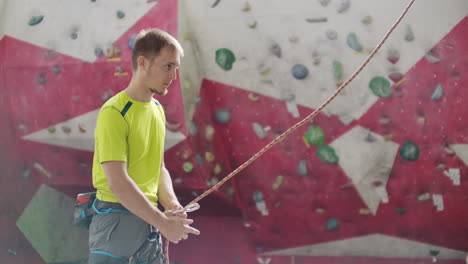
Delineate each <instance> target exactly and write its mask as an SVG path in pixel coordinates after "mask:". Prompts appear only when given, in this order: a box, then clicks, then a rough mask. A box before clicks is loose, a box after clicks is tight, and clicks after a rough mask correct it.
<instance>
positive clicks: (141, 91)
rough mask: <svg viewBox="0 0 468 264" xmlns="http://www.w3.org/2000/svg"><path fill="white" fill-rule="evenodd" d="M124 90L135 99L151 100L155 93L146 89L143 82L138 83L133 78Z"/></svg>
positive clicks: (141, 100)
mask: <svg viewBox="0 0 468 264" xmlns="http://www.w3.org/2000/svg"><path fill="white" fill-rule="evenodd" d="M124 92H125V93H126V94H127V95H128V96H129V97H130V98H132V99H133V100H135V101H140V102H150V101H151V100H152V98H153V93H151V92H149V90H147V89H145V88H144V86H143V85H142V84H138V83H136V82H135V81H134V80H133V79H132V81H130V84H129V85H128V86H127V88H126V89H125V90H124Z"/></svg>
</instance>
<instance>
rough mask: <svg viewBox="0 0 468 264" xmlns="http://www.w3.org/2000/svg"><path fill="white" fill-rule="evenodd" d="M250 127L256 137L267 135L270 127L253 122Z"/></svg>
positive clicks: (262, 137)
mask: <svg viewBox="0 0 468 264" xmlns="http://www.w3.org/2000/svg"><path fill="white" fill-rule="evenodd" d="M252 129H253V131H254V132H255V134H256V135H257V137H258V138H260V139H264V138H266V136H267V135H268V134H267V131H268V130H270V127H265V128H264V127H263V126H262V125H261V124H259V123H256V122H254V123H252Z"/></svg>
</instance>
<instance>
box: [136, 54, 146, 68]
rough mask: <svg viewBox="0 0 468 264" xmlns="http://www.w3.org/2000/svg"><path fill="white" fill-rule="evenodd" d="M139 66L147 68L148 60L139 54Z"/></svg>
mask: <svg viewBox="0 0 468 264" xmlns="http://www.w3.org/2000/svg"><path fill="white" fill-rule="evenodd" d="M137 64H138V68H139V69H141V70H143V71H144V70H146V67H147V64H148V60H147V59H146V58H145V57H144V56H138V58H137Z"/></svg>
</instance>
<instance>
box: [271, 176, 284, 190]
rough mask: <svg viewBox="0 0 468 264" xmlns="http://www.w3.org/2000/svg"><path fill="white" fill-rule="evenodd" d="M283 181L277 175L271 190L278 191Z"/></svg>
mask: <svg viewBox="0 0 468 264" xmlns="http://www.w3.org/2000/svg"><path fill="white" fill-rule="evenodd" d="M283 180H284V177H283V176H282V175H278V177H276V181H275V182H274V183H273V186H272V188H273V190H278V189H279V187H280V186H281V184H283Z"/></svg>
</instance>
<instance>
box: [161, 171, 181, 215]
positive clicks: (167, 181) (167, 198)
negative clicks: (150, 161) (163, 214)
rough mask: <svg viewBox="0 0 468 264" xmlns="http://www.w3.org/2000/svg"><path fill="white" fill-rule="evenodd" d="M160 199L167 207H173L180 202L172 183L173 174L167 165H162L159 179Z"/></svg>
mask: <svg viewBox="0 0 468 264" xmlns="http://www.w3.org/2000/svg"><path fill="white" fill-rule="evenodd" d="M158 199H159V202H160V203H161V205H162V206H163V207H164V208H165V209H169V208H171V207H172V206H173V205H174V204H179V200H178V199H177V196H176V195H175V192H174V188H173V185H172V180H171V176H170V174H169V171H168V170H167V169H166V168H165V166H162V167H161V176H160V179H159V187H158Z"/></svg>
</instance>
